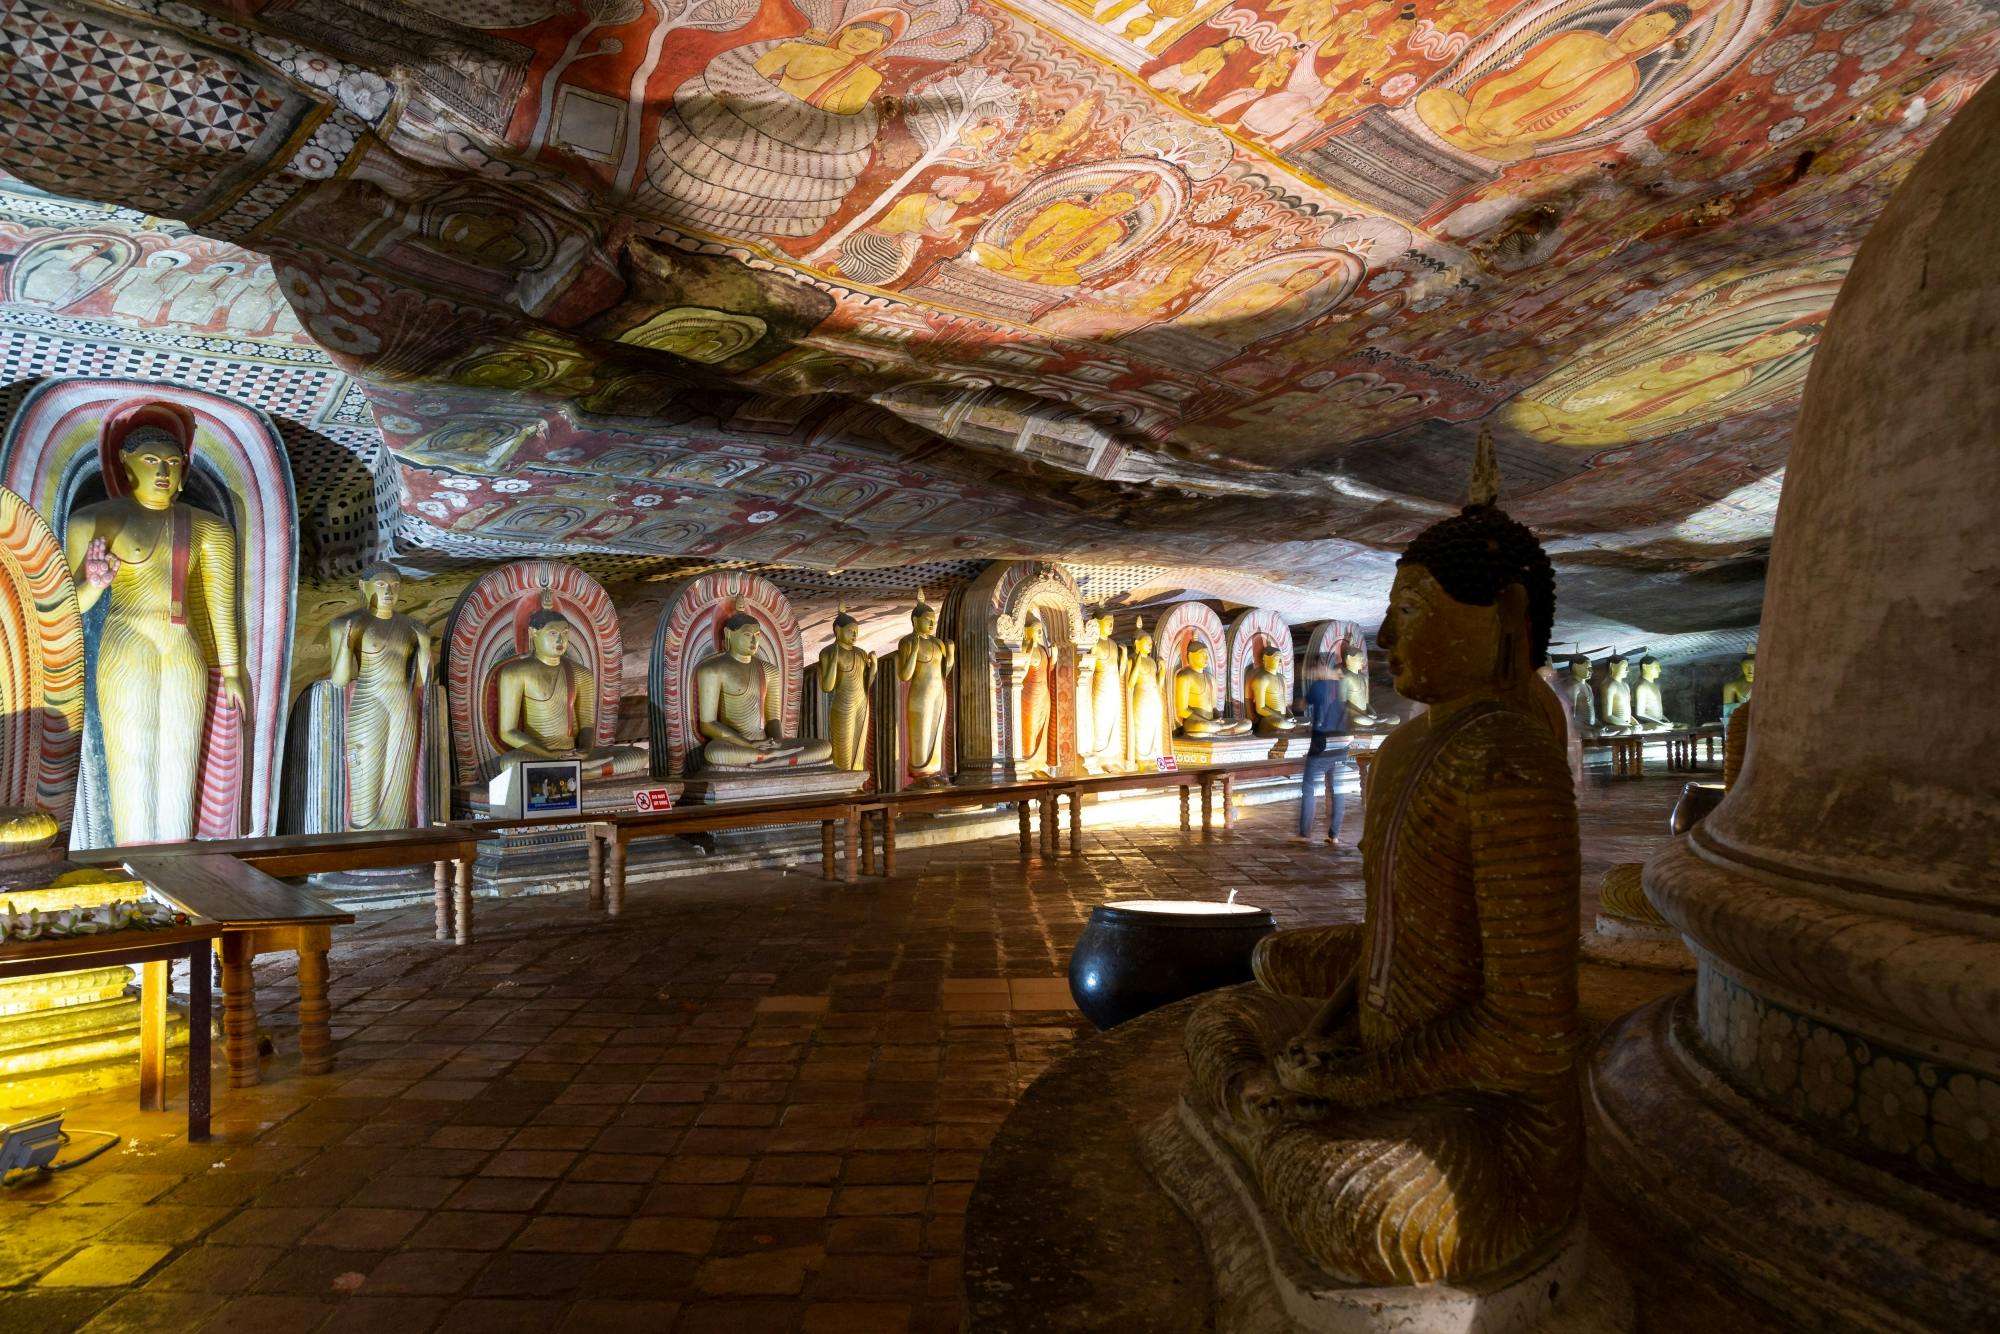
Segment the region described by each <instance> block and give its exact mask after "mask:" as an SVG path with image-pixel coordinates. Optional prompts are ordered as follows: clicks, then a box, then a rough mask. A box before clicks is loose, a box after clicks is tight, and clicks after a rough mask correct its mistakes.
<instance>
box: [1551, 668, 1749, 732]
mask: <svg viewBox="0 0 2000 1334" xmlns="http://www.w3.org/2000/svg"><path fill="white" fill-rule="evenodd" d="M1567 665H1568V668H1569V676H1568V679H1567V680H1566V681H1565V682H1564V684H1563V687H1562V694H1563V697H1564V699H1565V700H1567V701H1568V704H1569V709H1570V717H1571V720H1572V722H1573V725H1574V726H1575V728H1576V732H1577V735H1579V736H1632V735H1635V734H1643V733H1648V732H1672V731H1679V730H1682V729H1684V728H1687V727H1689V726H1690V725H1691V724H1688V723H1684V722H1675V721H1673V720H1672V719H1670V718H1668V717H1667V711H1666V705H1665V703H1664V701H1663V700H1662V698H1661V694H1660V660H1659V659H1658V658H1655V657H1652V656H1651V655H1648V656H1646V657H1643V658H1641V659H1639V679H1638V681H1637V682H1636V683H1635V682H1632V681H1630V680H1628V679H1627V678H1628V677H1629V676H1630V674H1631V670H1632V665H1631V660H1630V659H1628V658H1626V657H1624V656H1623V655H1621V654H1613V655H1612V656H1611V657H1610V658H1608V659H1606V660H1605V663H1604V672H1603V679H1602V683H1601V685H1600V684H1598V683H1596V682H1594V681H1593V679H1592V667H1591V661H1590V659H1589V658H1587V657H1585V656H1583V655H1582V654H1577V655H1575V656H1573V657H1571V658H1570V660H1569V662H1568V664H1567ZM1737 672H1738V675H1737V676H1736V677H1734V678H1732V679H1731V680H1729V681H1727V682H1725V683H1724V684H1723V687H1722V721H1723V722H1724V723H1727V722H1728V721H1729V715H1730V714H1731V713H1733V712H1735V710H1736V707H1737V706H1738V705H1740V704H1742V703H1743V702H1744V701H1746V700H1748V699H1749V698H1750V689H1751V685H1752V683H1753V682H1754V681H1755V680H1756V674H1757V654H1756V650H1755V649H1752V650H1751V651H1750V652H1749V653H1748V654H1746V655H1744V658H1743V660H1742V662H1741V663H1740V664H1739V665H1738V668H1737Z"/></svg>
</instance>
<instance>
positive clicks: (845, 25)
mask: <svg viewBox="0 0 2000 1334" xmlns="http://www.w3.org/2000/svg"><path fill="white" fill-rule="evenodd" d="M1996 27H2000V15H1996V14H1995V12H1994V11H1993V10H1991V9H1990V8H1988V7H1987V6H1985V5H1983V4H1980V3H1975V2H1974V0H1916V2H1915V3H1908V2H1906V0H1905V2H1894V0H1821V2H1819V3H1814V2H1812V0H1667V2H1665V3H1658V2H1643V0H1591V2H1586V0H1514V2H1513V3H1505V2H1501V0H1441V2H1439V0H1008V2H1007V3H1005V4H1001V3H994V2H989V0H924V2H922V3H919V2H918V0H373V2H372V3H370V4H368V5H366V6H362V5H359V4H355V3H350V2H349V0H239V2H238V3H235V4H232V5H229V6H227V7H224V6H222V5H220V4H216V5H213V6H204V5H198V4H187V3H180V2H179V0H130V3H125V4H111V3H104V2H101V0H93V2H90V3H85V2H84V0H61V2H60V3H59V2H58V0H0V30H4V36H5V41H6V43H7V44H8V48H9V55H10V57H11V59H10V61H9V64H8V71H7V73H6V74H5V75H4V76H0V81H4V83H5V84H6V92H7V96H6V98H5V100H4V103H0V105H4V106H5V108H6V115H7V117H8V123H7V130H8V133H7V135H6V136H0V167H4V168H5V169H6V170H7V171H8V172H10V173H11V174H12V175H14V176H15V177H17V178H19V179H20V180H22V181H25V182H27V183H28V184H29V185H31V186H34V187H37V188H39V189H41V190H46V191H51V192H55V193H59V194H63V195H68V196H74V197H80V198H88V199H100V200H105V201H107V202H109V203H113V204H117V205H122V206H125V207H127V208H130V209H133V210H139V211H141V212H142V213H144V214H151V215H155V216H160V217H171V218H176V219H179V220H181V221H183V222H185V223H186V224H187V227H188V228H191V229H192V233H190V235H194V236H195V239H196V240H200V238H202V237H207V238H214V240H213V241H201V244H204V245H210V244H216V243H220V242H227V243H232V244H233V245H234V246H236V247H238V248H239V249H238V250H237V251H236V252H235V253H239V254H242V255H245V256H248V258H247V259H246V260H244V261H242V262H243V263H246V264H253V265H254V264H266V263H267V264H269V265H272V266H275V267H274V270H273V273H274V277H275V288H273V286H272V285H271V280H270V279H265V280H264V285H263V286H262V287H261V288H260V289H259V290H260V291H261V292H263V293H265V294H266V295H265V296H264V297H262V298H259V299H263V300H267V301H270V302H271V306H272V308H271V310H270V312H269V317H268V319H263V316H262V309H261V307H258V306H257V305H256V300H255V299H253V298H251V297H250V296H249V295H248V289H249V287H251V286H255V285H256V284H255V282H254V281H253V280H252V278H251V277H247V276H246V273H249V272H250V271H249V270H241V271H234V272H222V271H218V270H217V266H218V265H221V266H224V267H226V266H227V264H229V263H231V262H235V261H226V260H211V259H208V258H207V256H206V255H205V254H199V255H191V259H192V260H193V261H198V263H197V267H198V269H199V272H198V273H195V274H188V275H183V274H181V273H180V270H179V268H176V270H175V271H174V273H171V274H167V275H164V276H162V277H160V278H158V279H156V280H145V279H142V278H135V277H129V276H127V275H130V274H132V273H135V272H144V271H146V270H147V266H148V265H150V264H152V263H153V262H154V259H155V256H154V255H153V254H151V253H150V252H151V250H152V247H148V246H146V245H145V244H144V243H143V241H139V242H135V241H132V240H131V239H130V238H121V236H120V235H117V234H113V233H111V232H106V233H105V234H104V235H102V236H96V237H91V236H73V237H71V236H65V237H60V238H56V237H52V238H47V239H48V241H49V244H47V245H45V246H44V248H43V249H42V250H40V251H36V252H34V253H32V254H31V253H29V252H28V251H26V250H23V251H22V252H21V253H20V254H18V255H16V256H15V257H14V260H13V262H12V264H11V267H10V269H9V271H8V276H7V281H8V283H9V284H10V288H9V297H10V299H11V300H15V301H31V302H35V303H39V304H40V305H42V306H44V307H47V308H50V309H56V308H62V309H70V310H86V309H87V310H97V309H100V308H102V309H106V310H109V309H111V308H112V307H114V306H116V303H117V302H119V301H123V302H124V303H125V304H124V305H123V306H122V307H116V308H117V309H118V310H119V311H120V313H121V314H123V315H124V316H126V317H128V318H131V319H134V320H144V319H149V318H150V319H156V320H168V319H170V320H172V321H175V322H188V321H193V322H195V323H196V324H199V320H198V319H197V317H198V316H199V315H201V313H202V311H203V310H222V309H225V308H227V309H229V310H230V311H232V312H236V311H238V308H239V306H240V308H241V310H240V314H241V316H242V319H243V320H247V319H249V318H251V316H253V315H254V316H257V317H258V318H259V319H263V322H262V323H260V324H258V325H257V327H258V329H259V330H261V331H262V332H263V334H264V335H266V336H280V335H284V334H286V333H287V332H288V331H294V330H297V331H302V336H303V337H306V338H309V339H310V340H311V342H312V343H314V344H316V345H317V346H318V347H319V348H322V349H324V350H325V352H326V354H327V355H329V356H330V357H331V358H332V359H333V360H334V362H335V363H336V364H337V365H338V366H339V367H340V368H341V369H343V370H344V371H346V372H348V373H349V374H351V375H353V376H354V377H356V379H357V381H358V382H359V384H361V385H362V386H364V387H365V392H366V394H367V398H368V401H369V403H370V405H371V406H372V409H373V412H374V415H375V417H376V420H377V423H378V424H379V426H380V429H381V435H382V439H383V441H384V443H385V445H386V447H387V450H388V451H389V456H390V459H391V460H392V463H393V469H394V472H395V480H396V483H397V490H396V499H395V504H396V505H397V507H398V509H399V514H398V516H397V520H396V524H395V527H396V531H397V532H398V533H400V534H404V535H406V541H407V543H408V544H409V545H412V546H418V547H430V548H433V549H436V550H439V551H447V552H458V553H462V554H487V555H511V554H515V553H517V552H519V551H522V550H529V549H533V550H558V551H560V550H565V549H570V548H575V549H578V550H586V549H587V550H592V551H596V552H600V553H601V552H607V551H608V552H617V553H622V554H629V555H631V556H634V557H661V558H665V557H673V556H681V557H704V558H728V559H741V560H752V561H772V562H784V563H791V564H796V565H800V566H812V567H816V568H820V569H827V570H840V569H857V568H870V567H882V566H893V565H897V564H908V563H917V562H924V561H938V560H952V559H968V558H975V557H988V556H1002V555H1006V556H1031V555H1053V556H1068V557H1072V558H1075V559H1077V560H1079V561H1083V562H1086V563H1100V564H1106V565H1112V564H1117V563H1120V562H1130V563H1142V564H1155V565H1169V566H1178V565H1184V566H1203V567H1210V568H1215V569H1227V570H1234V571H1238V572H1244V573H1248V574H1250V575H1253V576H1258V577H1262V578H1265V579H1268V580H1279V581H1287V582H1288V583H1289V584H1291V585H1293V586H1301V587H1305V586H1312V587H1319V588H1329V587H1332V586H1334V585H1336V584H1338V583H1340V582H1341V581H1343V580H1346V581H1347V582H1348V585H1349V587H1348V589H1346V590H1343V592H1352V593H1353V594H1354V595H1356V596H1361V595H1363V594H1364V593H1365V594H1366V595H1367V596H1370V597H1372V596H1374V595H1375V593H1377V592H1379V588H1378V587H1377V585H1378V584H1379V583H1380V581H1381V578H1382V572H1383V570H1384V569H1385V568H1386V565H1387V562H1385V561H1384V560H1383V559H1382V558H1381V553H1382V552H1383V550H1384V549H1385V548H1388V547H1391V546H1393V545H1394V544H1396V543H1399V542H1401V541H1403V540H1406V539H1407V537H1408V536H1409V535H1410V534H1411V533H1412V532H1413V531H1415V530H1416V529H1417V528H1418V527H1421V526H1422V525H1423V524H1425V523H1427V522H1428V521H1429V520H1430V519H1431V518H1432V517H1434V516H1435V515H1436V514H1437V513H1439V512H1441V511H1442V510H1443V509H1444V508H1445V507H1447V506H1449V505H1451V504H1453V503H1455V501H1456V499H1457V494H1458V490H1459V488H1460V487H1461V486H1462V481H1461V479H1462V478H1463V476H1464V471H1465V466H1466V462H1467V460H1468V458H1469V455H1470V451H1471V443H1472V440H1473V437H1474V435H1475V434H1476V432H1477V430H1478V428H1479V426H1480V425H1481V424H1482V423H1484V424H1489V425H1491V426H1492V427H1493V428H1494V430H1495V431H1496V434H1497V436H1498V439H1499V441H1500V445H1501V451H1502V457H1503V467H1504V472H1505V481H1506V485H1507V490H1508V495H1509V499H1510V504H1511V506H1512V507H1513V508H1514V510H1515V511H1516V512H1517V513H1518V514H1520V515H1521V516H1522V517H1523V518H1525V519H1527V520H1528V521H1530V522H1532V523H1535V524H1536V525H1538V526H1539V527H1540V528H1541V529H1543V530H1544V531H1545V532H1546V533H1548V534H1549V536H1550V538H1551V540H1552V545H1553V549H1554V550H1555V551H1556V552H1557V553H1558V556H1559V559H1560V560H1562V561H1564V562H1565V563H1566V566H1567V567H1574V568H1577V569H1588V570H1591V571H1593V572H1594V574H1593V578H1592V579H1591V580H1590V581H1587V582H1588V586H1589V587H1590V588H1592V589H1601V590H1603V593H1602V600H1603V603H1604V605H1603V606H1602V607H1601V608H1590V607H1585V608H1580V609H1579V610H1580V614H1588V615H1600V614H1601V615H1604V616H1608V617H1618V616H1623V617H1624V618H1625V619H1626V621H1627V623H1631V624H1636V625H1641V626H1643V625H1645V624H1647V623H1648V622H1647V619H1646V618H1647V617H1649V616H1652V615H1653V611H1654V608H1653V606H1652V603H1655V602H1657V603H1658V611H1659V616H1658V618H1657V619H1658V621H1659V623H1660V624H1666V623H1668V622H1672V623H1673V624H1676V625H1683V624H1686V623H1688V622H1690V621H1699V620H1700V613H1701V610H1702V608H1703V607H1704V606H1706V607H1708V608H1709V609H1710V610H1712V611H1714V612H1715V614H1717V615H1721V616H1727V617H1738V616H1741V615H1743V614H1746V613H1745V612H1744V611H1743V609H1742V604H1743V601H1744V600H1743V597H1742V595H1741V592H1740V585H1741V582H1742V581H1741V580H1735V581H1734V582H1731V583H1730V585H1729V586H1730V588H1731V589H1733V590H1737V591H1734V592H1732V593H1731V594H1730V595H1729V596H1728V597H1727V598H1721V597H1720V595H1717V594H1715V593H1714V591H1713V586H1714V585H1715V584H1716V582H1717V579H1716V571H1717V570H1718V569H1721V568H1723V567H1724V566H1731V565H1732V563H1738V562H1742V561H1744V560H1750V561H1755V560H1757V559H1758V558H1760V556H1761V549H1762V544H1763V543H1764V541H1765V540H1766V539H1767V538H1768V535H1769V531H1770V522H1771V513H1770V508H1771V507H1770V505H1769V503H1767V502H1768V500H1769V496H1770V494H1771V493H1774V492H1775V483H1776V480H1777V479H1778V478H1779V477H1780V476H1781V475H1782V469H1783V465H1784V454H1785V443H1786V440H1785V438H1786V436H1787V434H1788V432H1789V429H1790V423H1791V419H1792V416H1793V414H1794V411H1795V408H1796V404H1797V400H1798V396H1799V393H1800V390H1801V388H1802V385H1803V380H1804V375H1805V370H1806V367H1807V365H1808V363H1809V360H1810V356H1811V352H1812V349H1813V346H1814V344H1815V342H1816V340H1817V337H1818V334H1819V331H1820V328H1821V326H1822V324H1823V322H1824V319H1825V317H1826V314H1827V311H1828V309H1829V308H1830V306H1831V304H1832V300H1833V296H1834V294H1835V293H1836V291H1837V290H1838V286H1839V283H1840V280H1841V277H1842V274H1843V272H1844V269H1845V265H1846V262H1847V260H1848V258H1849V257H1850V256H1851V255H1852V253H1853V251H1854V249H1855V247H1856V245H1857V244H1858V242H1859V240H1860V238H1861V236H1862V235H1863V234H1864V233H1865V231H1866V228H1867V225H1868V224H1869V222H1870V221H1872V219H1873V218H1874V217H1875V215H1876V214H1877V213H1878V212H1879V210H1880V208H1881V206H1882V204H1883V202H1884V200H1885V199H1886V197H1887V195H1888V193H1889V191H1890V190H1892V189H1893V188H1894V186H1895V185H1896V183H1897V182H1898V181H1900V180H1901V178H1902V177H1903V175H1904V174H1906V173H1907V171H1908V170H1909V168H1910V166H1911V165H1912V163H1913V161H1914V159H1915V157H1916V155H1917V154H1918V153H1919V152H1921V150H1922V149H1923V147H1924V146H1925V145H1926V144H1927V143H1928V142H1929V141H1930V140H1931V139H1932V138H1933V137H1934V136H1935V134H1936V132H1937V130H1938V129H1939V128H1940V126H1941V125H1942V124H1943V123H1944V122H1945V121H1946V120H1947V119H1948V118H1949V116H1950V115H1951V113H1952V112H1953V111H1954V110H1955V109H1956V108H1957V107H1958V106H1959V105H1960V104H1961V103H1962V102H1963V101H1964V100H1965V99H1966V98H1967V97H1968V96H1969V94H1970V93H1971V92H1972V91H1973V90H1974V89H1975V88H1977V87H1978V85H1979V84H1980V83H1981V82H1982V81H1983V80H1984V79H1985V78H1986V77H1987V76H1988V75H1989V74H1990V73H1991V71H1992V69H1993V67H1994V64H1995V61H1996V58H2000V55H1996V45H1997V44H2000V38H1996V35H1995V34H1996ZM142 230H143V229H142ZM135 247H136V248H135ZM183 249H185V247H183ZM141 250H145V251H148V253H145V254H141V253H140V251H141ZM147 281H154V282H155V283H156V285H157V286H159V288H160V290H161V291H162V292H166V291H167V289H169V288H171V289H172V290H171V293H170V294H167V295H163V296H161V297H159V298H158V300H157V301H156V302H155V305H154V307H153V308H152V309H151V310H150V311H148V312H146V313H145V314H141V313H140V311H139V308H140V306H142V305H143V304H144V303H145V302H146V301H147V300H149V299H152V298H151V297H150V296H149V295H148V291H149V290H150V289H145V283H146V282H147ZM232 284H234V286H232ZM142 289H145V290H142ZM274 290H275V292H277V293H281V294H282V297H283V302H284V304H283V305H282V306H281V305H278V304H277V303H276V302H275V300H272V299H271V297H270V296H269V294H270V293H271V292H273V291H274ZM176 302H178V303H179V306H178V308H176V305H175V303H176ZM106 303H111V304H110V305H107V304H106ZM204 303H207V305H204ZM244 303H248V304H244ZM176 309H178V312H179V313H175V312H176ZM229 320H230V323H231V324H232V326H235V327H241V323H242V320H239V319H238V315H237V314H235V313H232V314H231V315H230V316H229ZM295 336H296V335H295ZM1635 589H1637V590H1639V591H1638V592H1636V593H1635V592H1634V590H1635ZM1704 599H1709V601H1707V602H1704V601H1703V600H1704ZM1670 604H1671V605H1670ZM1748 614H1750V615H1752V616H1754V610H1752V611H1751V612H1749V613H1748ZM1688 628H1693V627H1692V626H1691V625H1690V626H1689V627H1688Z"/></svg>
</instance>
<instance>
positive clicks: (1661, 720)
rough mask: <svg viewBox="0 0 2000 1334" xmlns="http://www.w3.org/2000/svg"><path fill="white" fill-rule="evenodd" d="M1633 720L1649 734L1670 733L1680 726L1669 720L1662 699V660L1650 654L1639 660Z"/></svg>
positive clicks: (1633, 701)
mask: <svg viewBox="0 0 2000 1334" xmlns="http://www.w3.org/2000/svg"><path fill="white" fill-rule="evenodd" d="M1632 718H1633V721H1634V722H1636V723H1637V724H1638V725H1639V726H1640V727H1641V728H1642V729H1643V730H1645V731H1648V732H1670V731H1672V730H1673V729H1674V728H1677V727H1679V726H1680V724H1679V723H1677V722H1672V721H1670V720H1669V719H1668V718H1667V709H1666V705H1665V704H1664V703H1663V702H1662V701H1661V698H1660V660H1659V659H1658V658H1656V657H1654V656H1653V655H1652V654H1650V653H1649V654H1647V655H1646V656H1645V657H1643V658H1641V659H1639V684H1637V685H1635V686H1633V687H1632Z"/></svg>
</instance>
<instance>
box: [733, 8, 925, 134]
mask: <svg viewBox="0 0 2000 1334" xmlns="http://www.w3.org/2000/svg"><path fill="white" fill-rule="evenodd" d="M908 24H909V17H908V16H907V15H906V14H904V13H903V12H902V11H901V10H899V9H874V10H869V11H868V12H867V13H865V14H859V15H856V16H855V17H854V18H853V19H852V20H850V21H849V22H847V23H844V24H842V25H841V27H840V30H839V31H838V32H836V33H834V34H833V36H832V37H830V38H826V39H824V40H817V39H815V38H813V37H812V36H811V35H810V34H809V35H807V36H805V37H798V38H794V39H792V40H791V41H788V42H780V43H779V44H778V45H777V46H774V47H772V48H771V49H770V50H769V51H766V52H765V53H764V54H763V55H761V56H759V57H757V60H756V62H755V63H754V65H753V68H754V69H755V70H756V71H757V72H758V73H759V74H761V75H763V76H764V77H765V78H766V79H768V80H769V81H770V82H771V84H772V85H773V86H775V87H776V88H778V89H779V90H780V91H782V92H786V93H789V94H791V95H792V96H793V97H796V98H797V99H799V101H801V102H804V103H805V104H806V105H807V106H809V107H817V108H819V109H820V110H822V111H825V112H828V113H830V114H832V115H835V116H852V115H854V114H855V113H856V112H858V111H860V110H861V109H862V108H863V107H865V106H867V105H868V100H869V99H870V98H871V97H873V96H874V95H875V90H876V89H877V88H880V87H881V86H882V72H881V71H880V70H879V69H877V68H875V66H876V63H877V62H878V61H879V60H880V59H881V57H882V52H883V51H884V50H885V49H887V48H888V47H889V45H890V44H891V43H893V42H894V41H895V40H896V38H898V37H900V36H901V35H902V32H903V29H904V28H905V27H907V26H908Z"/></svg>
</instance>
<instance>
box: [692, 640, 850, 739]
mask: <svg viewBox="0 0 2000 1334" xmlns="http://www.w3.org/2000/svg"><path fill="white" fill-rule="evenodd" d="M762 634H763V627H761V626H759V625H758V624H757V618H756V617H754V616H752V615H750V614H749V613H748V612H742V611H739V612H737V613H736V614H735V615H733V616H731V617H730V618H729V619H728V620H726V621H724V622H723V623H722V642H723V646H724V647H723V651H722V652H720V653H711V654H710V655H709V656H708V657H706V658H703V659H702V660H701V661H700V662H699V663H697V664H695V669H694V691H695V727H696V730H697V731H699V732H700V733H701V735H702V743H701V764H702V768H704V769H725V770H726V769H790V768H799V767H802V766H805V765H813V764H825V763H826V762H827V761H828V760H830V759H832V758H833V743H832V742H831V741H824V740H818V739H812V740H807V739H803V738H800V737H788V736H785V735H783V729H782V721H781V720H782V718H783V708H784V686H783V683H782V682H780V681H779V679H778V669H777V668H776V667H775V666H773V665H772V664H770V663H769V662H766V661H765V660H764V659H763V658H761V657H759V656H757V640H758V637H759V636H760V635H762Z"/></svg>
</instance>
